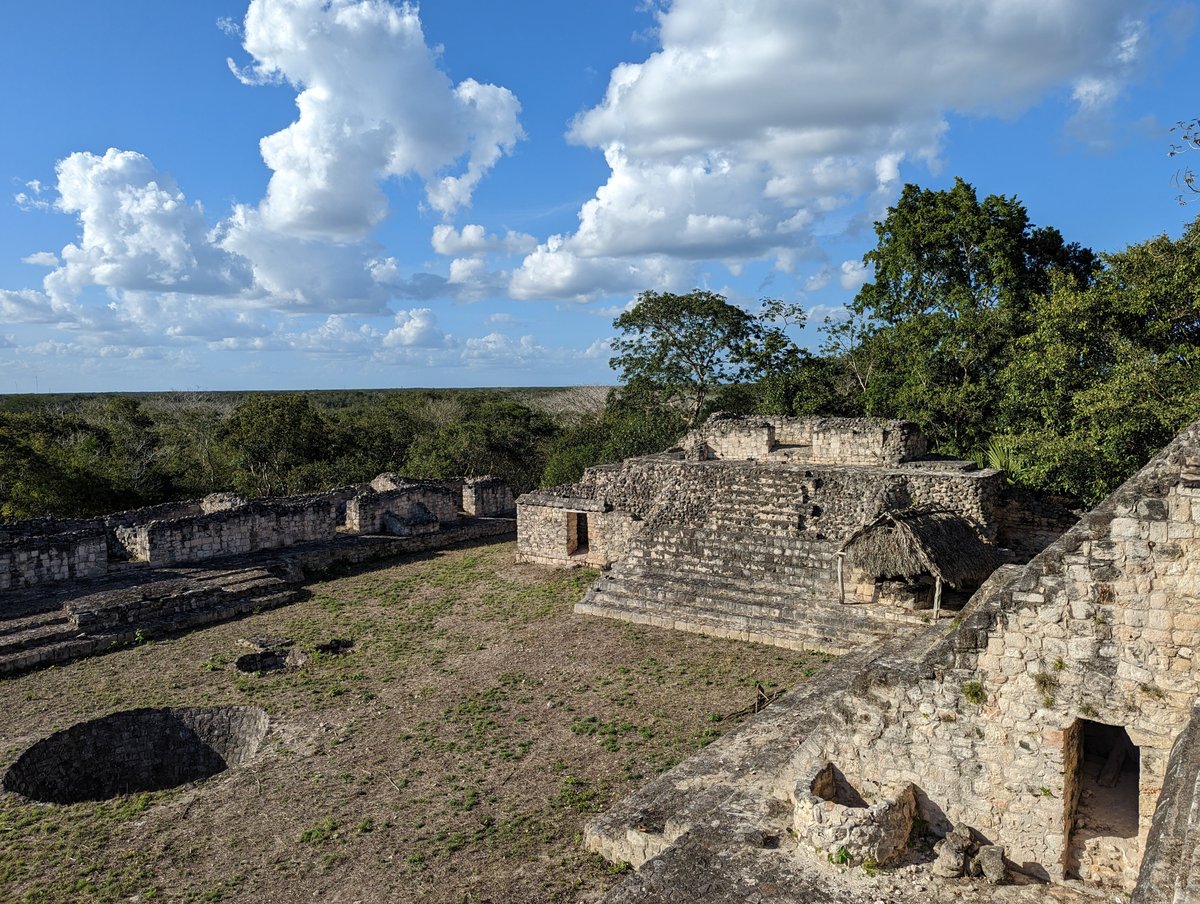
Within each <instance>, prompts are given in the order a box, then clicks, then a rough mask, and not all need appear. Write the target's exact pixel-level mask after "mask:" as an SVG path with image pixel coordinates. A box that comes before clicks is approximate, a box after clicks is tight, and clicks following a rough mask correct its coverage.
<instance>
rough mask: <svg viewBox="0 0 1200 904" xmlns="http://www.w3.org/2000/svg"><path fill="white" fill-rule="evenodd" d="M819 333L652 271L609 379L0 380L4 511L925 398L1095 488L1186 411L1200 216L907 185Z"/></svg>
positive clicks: (585, 462) (952, 419)
mask: <svg viewBox="0 0 1200 904" xmlns="http://www.w3.org/2000/svg"><path fill="white" fill-rule="evenodd" d="M875 231H876V234H877V238H878V242H877V244H876V246H875V248H874V249H872V250H871V251H870V252H868V253H867V255H866V257H865V261H866V263H868V264H870V265H871V272H872V279H871V281H870V282H868V283H867V284H866V285H864V286H863V288H862V290H861V291H860V292H859V293H858V295H857V296H856V297H855V298H854V300H853V302H852V304H851V305H850V306H849V307H848V309H847V311H846V312H845V316H843V317H835V318H828V319H827V320H826V321H825V324H824V326H823V328H822V333H823V337H824V339H823V342H822V345H821V348H820V351H819V352H818V353H815V354H814V353H812V352H809V351H807V350H805V349H802V348H800V347H799V346H797V344H796V343H795V342H794V340H793V339H792V338H791V337H790V336H789V334H788V330H789V329H791V328H792V327H794V326H796V325H797V324H802V323H803V312H802V311H801V309H800V308H799V307H798V306H796V305H792V304H785V303H783V302H781V301H778V300H775V299H764V300H763V302H762V303H761V304H760V305H759V309H758V310H757V311H756V312H753V313H752V312H748V311H745V310H743V309H742V308H740V307H738V306H737V305H734V304H731V303H730V302H728V301H727V300H726V299H725V298H723V297H721V296H720V295H717V294H715V293H712V292H708V291H704V290H699V289H697V290H695V291H693V292H691V293H688V294H686V295H674V294H671V293H663V292H653V291H648V292H644V293H642V295H640V296H639V298H638V300H637V303H636V304H635V305H634V306H633V307H632V308H631V309H630V310H628V311H626V312H624V313H623V314H621V316H620V317H618V318H617V320H616V321H615V322H614V328H615V329H616V331H617V333H618V336H617V338H616V339H615V341H614V346H613V347H614V351H615V352H616V355H615V356H614V358H613V361H612V364H613V367H614V368H615V369H616V370H617V371H618V372H619V373H620V374H621V376H622V380H623V383H622V385H621V386H619V387H617V388H615V389H613V390H611V391H608V392H607V393H606V394H602V393H598V392H596V391H591V392H589V391H587V390H585V389H579V390H558V391H556V390H541V391H538V390H525V391H516V390H459V391H452V390H440V391H439V390H404V391H362V392H351V391H346V392H311V393H241V394H238V393H162V394H146V395H98V396H9V397H6V398H3V399H0V516H2V517H3V518H5V519H14V518H23V517H30V516H37V515H47V514H54V515H60V516H69V515H88V514H97V513H101V512H106V511H114V510H119V509H128V508H134V507H138V506H142V505H148V504H152V503H157V502H163V501H168V500H173V499H184V498H194V497H197V496H203V495H205V494H208V493H211V492H216V491H221V490H236V491H237V492H240V493H243V494H245V495H251V496H257V495H278V494H287V493H299V492H307V491H315V490H321V489H326V488H329V487H333V486H340V485H346V484H350V483H356V482H361V481H365V480H369V479H370V478H371V477H373V476H374V475H375V474H378V473H380V472H382V471H388V470H393V471H399V472H402V473H407V474H410V475H412V476H418V477H448V476H457V475H466V474H484V473H490V474H495V475H497V476H500V477H503V478H505V479H506V480H508V481H509V482H510V483H511V484H512V485H513V486H514V488H516V489H517V490H518V491H523V490H528V489H531V488H533V487H535V486H538V485H553V484H558V483H566V482H570V481H573V480H576V479H578V477H579V476H580V475H581V474H582V472H583V469H584V468H585V467H587V466H589V465H593V464H599V463H604V462H614V461H619V460H621V459H623V458H626V457H629V456H632V455H639V454H645V453H648V452H653V451H657V450H660V449H663V448H666V447H668V446H670V445H671V444H672V443H674V442H675V441H676V440H677V439H678V438H679V436H680V435H681V434H682V433H683V432H684V431H685V430H686V429H687V427H688V425H690V424H693V423H695V422H696V421H697V420H699V419H701V418H703V417H706V416H707V415H708V414H710V413H711V412H713V411H717V410H723V411H732V412H741V413H748V414H749V413H762V414H790V415H809V414H827V415H871V416H881V417H899V418H906V419H909V420H913V421H916V422H917V423H918V424H920V425H921V427H922V428H923V429H924V430H925V432H926V434H927V435H928V436H929V437H930V438H931V440H932V441H933V444H934V448H935V451H937V452H940V453H943V454H948V455H955V456H964V457H971V458H975V459H976V460H978V461H980V462H981V463H984V464H988V465H992V466H996V467H1002V468H1004V469H1005V470H1006V471H1007V472H1008V474H1009V476H1010V479H1011V480H1013V481H1014V482H1015V483H1017V484H1019V485H1022V486H1025V487H1028V488H1030V489H1032V490H1035V491H1038V492H1041V493H1045V494H1052V495H1057V496H1062V497H1066V498H1069V499H1072V500H1076V501H1078V502H1081V503H1083V504H1093V503H1095V502H1096V501H1098V500H1099V499H1100V498H1102V497H1103V496H1104V495H1105V494H1107V493H1108V492H1110V491H1111V490H1112V489H1113V488H1115V487H1116V486H1117V485H1118V484H1119V483H1120V482H1121V481H1122V480H1124V479H1125V478H1126V477H1128V476H1129V475H1130V474H1132V473H1133V472H1134V471H1135V470H1136V469H1137V468H1138V467H1139V466H1140V465H1141V464H1142V463H1144V462H1145V461H1146V460H1147V459H1148V458H1149V457H1150V456H1152V455H1153V454H1154V453H1155V452H1156V451H1157V450H1158V449H1160V448H1161V447H1162V446H1163V445H1165V444H1166V443H1167V442H1168V441H1169V440H1170V439H1171V437H1172V436H1174V435H1175V434H1176V433H1177V432H1178V431H1179V430H1181V429H1182V428H1183V427H1185V426H1186V425H1188V424H1189V423H1191V422H1192V421H1194V420H1196V419H1198V418H1200V376H1198V373H1200V370H1198V368H1197V366H1196V365H1197V361H1198V359H1200V219H1197V220H1196V221H1194V222H1192V223H1191V224H1190V225H1189V226H1188V227H1187V228H1186V229H1185V231H1184V233H1183V235H1181V236H1180V237H1179V238H1178V239H1174V240H1173V239H1170V238H1168V237H1167V236H1165V235H1163V236H1157V237H1155V238H1151V239H1148V240H1147V241H1145V242H1142V243H1140V244H1137V245H1133V246H1130V247H1129V248H1126V249H1124V250H1122V251H1115V252H1109V253H1103V254H1095V253H1093V252H1092V251H1091V250H1089V249H1087V248H1083V247H1081V246H1079V245H1077V244H1073V243H1070V242H1068V241H1067V240H1066V239H1064V238H1063V236H1062V235H1061V234H1060V233H1059V232H1058V231H1057V230H1056V229H1053V228H1051V227H1039V226H1035V225H1034V224H1033V223H1032V222H1030V220H1029V216H1028V213H1027V211H1026V210H1025V208H1024V206H1023V205H1022V204H1021V203H1020V202H1019V201H1018V200H1017V199H1016V198H1013V197H1004V196H996V195H991V196H988V197H986V198H984V199H982V200H980V199H979V198H978V196H977V194H976V192H975V190H974V188H972V187H971V186H970V185H968V184H967V183H965V182H963V181H962V180H957V181H956V183H955V185H954V186H953V187H952V188H950V189H948V190H946V191H930V190H926V189H921V188H919V187H917V186H914V185H909V186H906V187H905V189H904V191H903V193H902V194H901V197H900V199H899V200H898V201H897V203H896V204H895V205H894V206H893V207H891V208H890V209H889V210H888V212H887V215H886V216H885V218H884V219H883V220H882V221H881V222H879V223H876V224H875Z"/></svg>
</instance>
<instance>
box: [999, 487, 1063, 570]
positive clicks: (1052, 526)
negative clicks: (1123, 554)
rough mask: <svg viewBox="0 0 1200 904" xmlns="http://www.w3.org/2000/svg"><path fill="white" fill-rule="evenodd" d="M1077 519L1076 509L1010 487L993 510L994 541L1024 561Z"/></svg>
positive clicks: (1056, 537)
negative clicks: (994, 523)
mask: <svg viewBox="0 0 1200 904" xmlns="http://www.w3.org/2000/svg"><path fill="white" fill-rule="evenodd" d="M1078 520H1079V515H1078V514H1077V513H1076V512H1072V511H1070V510H1069V509H1066V508H1063V507H1062V506H1060V505H1055V504H1054V503H1052V502H1047V501H1045V500H1042V499H1038V498H1037V497H1036V496H1034V495H1033V494H1032V493H1029V492H1026V491H1023V490H1017V489H1013V488H1009V490H1008V491H1007V492H1006V493H1005V496H1004V498H1003V499H1002V500H1001V502H1000V505H999V506H998V507H997V509H996V521H997V536H996V542H997V543H998V544H999V545H1000V546H1004V547H1007V548H1008V549H1011V550H1012V551H1013V552H1014V553H1015V554H1016V556H1017V558H1018V559H1020V560H1021V561H1025V560H1027V559H1032V558H1033V557H1034V556H1036V555H1037V554H1038V553H1039V552H1041V551H1042V550H1043V549H1045V548H1046V547H1047V546H1049V545H1050V544H1051V543H1053V542H1054V541H1055V540H1057V539H1058V538H1059V537H1061V536H1062V535H1063V534H1065V533H1066V532H1067V531H1068V530H1070V529H1071V528H1072V527H1074V526H1075V523H1076V522H1077V521H1078Z"/></svg>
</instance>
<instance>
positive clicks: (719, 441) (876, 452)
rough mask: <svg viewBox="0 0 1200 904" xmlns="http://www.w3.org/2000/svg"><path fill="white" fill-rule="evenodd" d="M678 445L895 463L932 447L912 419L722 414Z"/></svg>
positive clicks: (755, 456) (746, 456)
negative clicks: (911, 421) (910, 420)
mask: <svg viewBox="0 0 1200 904" xmlns="http://www.w3.org/2000/svg"><path fill="white" fill-rule="evenodd" d="M680 445H681V447H682V448H683V449H684V450H685V452H686V453H687V455H688V457H689V458H691V459H694V460H697V459H698V460H704V459H713V458H716V459H723V460H761V459H766V458H773V457H782V458H785V459H788V460H791V461H797V462H811V463H813V464H841V465H884V466H886V465H897V464H901V463H903V462H906V461H914V460H916V459H918V458H921V457H922V456H924V455H925V453H926V452H927V451H928V443H927V442H926V440H925V437H924V436H923V435H922V434H921V431H920V429H919V428H918V427H917V425H916V424H913V423H910V422H908V421H898V420H883V419H880V418H789V417H778V416H776V417H743V416H736V415H723V414H717V415H713V417H712V418H710V419H709V420H708V421H707V422H706V423H704V424H703V425H702V426H700V427H698V428H697V429H695V430H693V431H692V432H691V433H689V434H688V435H687V436H685V437H684V438H683V440H681V443H680Z"/></svg>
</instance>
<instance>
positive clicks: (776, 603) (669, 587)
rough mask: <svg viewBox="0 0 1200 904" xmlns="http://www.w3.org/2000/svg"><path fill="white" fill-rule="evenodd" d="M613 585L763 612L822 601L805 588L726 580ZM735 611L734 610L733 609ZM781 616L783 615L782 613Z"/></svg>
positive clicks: (629, 578) (643, 580) (651, 595)
mask: <svg viewBox="0 0 1200 904" xmlns="http://www.w3.org/2000/svg"><path fill="white" fill-rule="evenodd" d="M612 586H616V587H621V588H623V589H625V590H626V591H627V592H629V593H631V594H634V595H637V596H642V597H645V598H646V599H655V600H659V601H662V602H669V603H675V604H678V605H689V603H691V602H694V603H695V604H696V605H704V604H710V605H713V606H730V607H737V608H738V609H743V608H744V609H745V610H746V611H749V610H751V609H759V610H763V611H772V612H783V611H785V610H786V611H792V610H795V609H796V608H798V607H804V606H807V605H809V604H810V603H811V604H819V596H818V595H817V594H814V593H809V592H805V591H799V592H793V591H792V588H778V589H774V590H772V589H769V588H763V587H752V586H746V585H737V584H734V583H732V582H725V583H722V584H718V585H713V584H709V583H707V582H705V581H700V580H694V579H693V580H675V579H672V580H670V581H663V580H662V579H661V578H654V577H650V576H646V575H622V576H621V579H620V580H619V581H616V582H614V583H613V585H612ZM731 611H732V610H731ZM780 617H783V616H782V615H781V616H780Z"/></svg>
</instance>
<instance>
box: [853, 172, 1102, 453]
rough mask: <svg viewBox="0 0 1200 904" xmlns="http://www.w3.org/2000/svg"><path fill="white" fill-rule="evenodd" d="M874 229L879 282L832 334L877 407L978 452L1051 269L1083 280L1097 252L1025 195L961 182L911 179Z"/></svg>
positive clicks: (949, 445)
mask: <svg viewBox="0 0 1200 904" xmlns="http://www.w3.org/2000/svg"><path fill="white" fill-rule="evenodd" d="M875 231H876V234H877V236H878V244H877V245H876V247H875V248H874V249H873V250H871V251H869V252H868V253H867V254H866V255H865V256H864V261H865V262H866V263H868V264H870V265H871V266H872V268H873V274H874V275H873V279H872V281H871V282H868V283H867V284H866V285H864V286H863V288H862V289H861V290H860V292H859V293H858V295H857V296H856V297H855V299H854V302H853V305H852V308H853V314H854V318H852V320H850V321H848V322H843V323H842V324H840V325H837V326H835V327H834V328H833V330H832V331H831V334H830V338H831V340H832V342H833V344H834V345H835V346H841V353H842V355H843V356H844V360H845V362H846V364H847V366H849V367H851V368H853V372H854V375H855V377H856V379H857V381H858V382H859V385H860V387H861V389H862V395H863V401H864V406H863V407H864V408H865V410H866V411H867V412H868V413H871V414H875V415H891V416H900V417H906V418H910V419H912V420H915V421H917V422H918V423H920V424H921V425H922V426H923V427H924V428H925V429H926V430H927V431H928V432H929V434H930V436H931V437H932V438H933V440H934V442H935V443H936V444H937V445H938V446H939V447H940V448H942V449H943V450H945V451H948V452H954V453H960V454H961V453H969V452H972V451H974V450H975V449H977V448H979V446H980V445H981V444H982V443H983V442H984V441H985V440H986V438H987V436H988V435H989V433H990V432H991V430H992V429H993V425H994V423H995V418H996V415H997V408H998V403H999V399H1000V396H1001V395H1002V390H1001V387H1000V385H999V373H1000V371H1001V369H1002V368H1003V364H1004V362H1005V360H1006V358H1007V350H1008V346H1009V345H1010V343H1011V342H1012V341H1013V340H1014V339H1015V338H1016V337H1018V336H1020V335H1022V334H1023V333H1024V332H1025V331H1027V330H1028V328H1029V326H1030V322H1029V318H1030V312H1031V310H1032V308H1033V307H1034V306H1035V304H1036V300H1037V299H1039V298H1042V297H1045V296H1046V295H1047V294H1048V293H1049V291H1050V287H1051V281H1052V275H1053V274H1054V273H1059V274H1061V275H1062V278H1065V279H1068V280H1070V281H1072V282H1073V283H1074V284H1077V285H1086V284H1087V282H1088V281H1089V280H1090V278H1091V275H1092V273H1093V271H1094V270H1095V267H1096V261H1095V256H1094V255H1093V254H1092V252H1091V251H1089V250H1088V249H1086V248H1082V247H1080V246H1079V245H1077V244H1068V243H1067V242H1065V241H1064V240H1063V237H1062V235H1061V234H1060V233H1059V232H1058V230H1056V229H1053V228H1049V227H1041V228H1039V227H1035V226H1034V225H1033V224H1032V223H1031V222H1030V220H1029V216H1028V213H1027V212H1026V210H1025V207H1024V206H1023V205H1022V204H1021V203H1020V202H1019V201H1018V200H1017V199H1016V198H1013V197H1005V196H1000V195H989V196H988V197H986V198H984V199H983V200H982V201H980V200H979V198H978V196H977V194H976V192H975V189H974V188H973V187H972V186H971V185H969V184H968V183H966V182H964V181H963V180H962V179H957V180H955V184H954V186H953V187H952V188H950V189H948V190H945V191H932V190H929V189H922V188H920V187H918V186H916V185H906V186H905V188H904V190H903V192H902V193H901V196H900V199H899V201H897V203H896V204H895V206H893V207H891V208H889V210H888V213H887V216H886V217H885V218H884V220H883V221H881V222H878V223H876V224H875Z"/></svg>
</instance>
